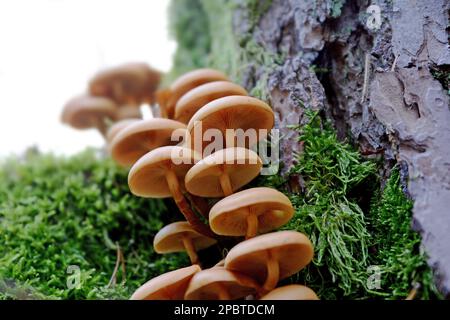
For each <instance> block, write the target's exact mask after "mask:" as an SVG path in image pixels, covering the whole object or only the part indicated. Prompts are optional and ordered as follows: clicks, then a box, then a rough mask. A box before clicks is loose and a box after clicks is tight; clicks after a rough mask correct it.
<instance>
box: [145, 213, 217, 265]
mask: <svg viewBox="0 0 450 320" xmlns="http://www.w3.org/2000/svg"><path fill="white" fill-rule="evenodd" d="M216 242H217V241H216V240H215V239H212V238H209V237H205V236H204V235H202V234H200V233H198V232H197V231H195V230H194V229H193V228H192V227H191V225H190V224H189V223H188V222H186V221H179V222H173V223H171V224H169V225H167V226H165V227H164V228H162V229H161V230H159V232H158V233H157V234H156V236H155V238H154V239H153V247H154V248H155V251H156V252H157V253H171V252H182V251H186V252H187V254H188V256H189V258H190V260H191V263H192V264H198V256H197V251H198V250H202V249H205V248H208V247H210V246H212V245H213V244H215V243H216Z"/></svg>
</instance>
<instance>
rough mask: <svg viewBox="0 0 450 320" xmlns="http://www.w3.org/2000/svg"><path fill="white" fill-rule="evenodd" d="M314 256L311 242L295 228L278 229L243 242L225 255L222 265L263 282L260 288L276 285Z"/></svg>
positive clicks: (260, 282) (271, 288) (264, 288)
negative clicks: (288, 229)
mask: <svg viewBox="0 0 450 320" xmlns="http://www.w3.org/2000/svg"><path fill="white" fill-rule="evenodd" d="M313 255H314V250H313V246H312V244H311V241H310V240H309V239H308V237H306V236H305V235H304V234H302V233H300V232H296V231H279V232H273V233H268V234H264V235H261V236H258V237H255V238H252V239H250V240H246V241H243V242H241V243H239V244H237V245H236V246H235V247H233V248H232V249H231V250H230V252H228V255H227V256H226V258H225V268H226V269H228V270H232V271H236V272H240V273H243V274H246V275H247V276H249V277H252V278H253V279H255V280H257V281H258V283H259V284H261V285H262V288H263V291H262V292H264V291H265V292H268V291H271V290H273V289H274V288H275V286H276V285H277V283H278V281H279V280H280V279H284V278H287V277H289V276H291V275H293V274H295V273H297V272H299V271H300V270H301V269H303V268H304V267H305V266H306V265H308V264H309V263H310V262H311V260H312V258H313Z"/></svg>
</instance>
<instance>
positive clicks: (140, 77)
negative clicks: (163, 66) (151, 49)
mask: <svg viewBox="0 0 450 320" xmlns="http://www.w3.org/2000/svg"><path fill="white" fill-rule="evenodd" d="M160 77H161V73H160V72H159V71H156V70H154V69H152V68H151V67H150V66H148V65H147V64H146V63H141V62H134V63H126V64H123V65H120V66H116V67H113V68H108V69H105V70H101V71H100V72H98V73H97V74H96V75H95V76H94V77H93V78H92V79H91V81H90V82H89V92H90V93H91V94H92V95H95V96H104V97H109V98H111V99H113V100H114V101H116V102H117V103H118V104H135V105H138V104H141V103H143V102H145V101H146V100H147V99H150V100H151V99H152V97H153V95H154V91H155V90H156V88H157V86H158V84H159V81H160Z"/></svg>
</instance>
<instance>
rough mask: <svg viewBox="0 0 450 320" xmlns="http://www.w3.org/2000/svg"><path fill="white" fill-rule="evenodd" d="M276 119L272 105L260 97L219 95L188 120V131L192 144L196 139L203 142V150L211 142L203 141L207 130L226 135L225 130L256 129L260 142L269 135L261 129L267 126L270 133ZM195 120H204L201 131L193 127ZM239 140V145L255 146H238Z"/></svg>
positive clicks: (193, 144)
mask: <svg viewBox="0 0 450 320" xmlns="http://www.w3.org/2000/svg"><path fill="white" fill-rule="evenodd" d="M274 121H275V118H274V113H273V111H272V108H271V107H270V106H269V105H267V104H266V103H265V102H263V101H261V100H259V99H256V98H253V97H247V96H227V97H223V98H219V99H216V100H214V101H211V102H210V103H208V104H206V105H205V106H203V108H201V109H200V110H198V111H197V112H196V113H195V114H194V115H193V116H192V118H191V120H190V121H189V124H188V133H189V136H190V143H191V147H194V146H195V141H196V139H199V141H202V151H203V149H204V148H205V147H206V146H207V145H208V144H210V143H211V142H209V141H203V135H204V132H205V131H206V130H208V129H218V130H220V131H221V132H222V134H223V137H225V133H226V129H234V130H236V129H241V130H243V132H244V133H245V132H247V130H248V129H253V130H256V134H255V138H256V139H257V141H259V140H261V139H264V138H265V137H266V134H264V132H259V129H266V130H267V133H268V131H269V130H270V129H272V128H273V125H274ZM196 122H201V128H202V130H199V129H195V128H194V127H195V126H196V125H197V124H196ZM197 131H198V132H197ZM196 133H201V137H196ZM236 140H237V139H236V138H235V146H236V147H245V148H249V147H251V146H252V145H249V144H248V142H246V143H245V145H238V143H239V141H238V142H237V143H236ZM246 140H247V139H246ZM257 141H254V142H255V143H256V142H257ZM196 151H198V152H199V151H200V150H196Z"/></svg>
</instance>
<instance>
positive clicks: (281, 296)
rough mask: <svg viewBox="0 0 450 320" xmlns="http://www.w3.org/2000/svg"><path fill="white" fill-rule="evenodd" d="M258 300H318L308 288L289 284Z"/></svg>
mask: <svg viewBox="0 0 450 320" xmlns="http://www.w3.org/2000/svg"><path fill="white" fill-rule="evenodd" d="M259 300H319V298H318V297H317V295H316V293H315V292H314V291H313V290H311V289H310V288H308V287H306V286H302V285H299V284H291V285H287V286H284V287H279V288H276V289H273V290H272V291H270V292H269V293H268V294H266V295H265V296H263V297H261V299H259Z"/></svg>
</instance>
